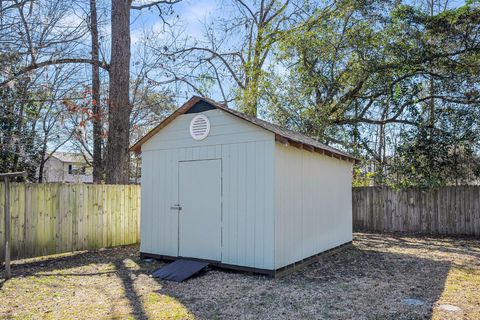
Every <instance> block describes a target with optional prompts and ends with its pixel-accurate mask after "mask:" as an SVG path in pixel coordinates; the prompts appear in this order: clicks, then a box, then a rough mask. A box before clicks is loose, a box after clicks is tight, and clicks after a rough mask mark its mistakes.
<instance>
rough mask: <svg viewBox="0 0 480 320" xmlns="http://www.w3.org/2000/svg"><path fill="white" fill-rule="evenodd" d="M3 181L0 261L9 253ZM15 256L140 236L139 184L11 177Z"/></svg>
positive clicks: (108, 244)
mask: <svg viewBox="0 0 480 320" xmlns="http://www.w3.org/2000/svg"><path fill="white" fill-rule="evenodd" d="M4 188H5V186H4V184H3V183H0V261H3V259H4V253H3V250H4V247H3V246H4V232H5V230H4V205H5V204H4V201H5V200H4ZM10 188H11V200H10V211H11V251H12V259H21V258H30V257H37V256H43V255H48V254H54V253H62V252H70V251H76V250H85V249H96V248H102V247H112V246H118V245H126V244H132V243H138V242H139V241H140V187H139V186H138V185H91V184H60V183H50V184H26V183H11V184H10Z"/></svg>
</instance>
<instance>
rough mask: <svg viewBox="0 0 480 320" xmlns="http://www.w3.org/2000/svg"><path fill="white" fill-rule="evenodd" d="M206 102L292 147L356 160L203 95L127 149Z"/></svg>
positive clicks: (194, 98) (137, 148)
mask: <svg viewBox="0 0 480 320" xmlns="http://www.w3.org/2000/svg"><path fill="white" fill-rule="evenodd" d="M201 101H203V102H206V103H208V104H210V105H212V106H213V107H214V108H216V109H220V110H223V111H225V112H228V113H230V114H232V115H234V116H236V117H238V118H241V119H243V120H245V121H248V122H250V123H252V124H254V125H257V126H259V127H261V128H263V129H265V130H267V131H270V132H272V133H274V134H275V140H277V141H279V142H281V143H284V144H289V145H292V146H294V147H297V148H300V149H306V150H308V151H312V152H313V151H315V152H319V153H322V154H325V155H328V156H331V157H334V158H337V159H341V160H345V161H351V162H356V161H357V159H356V158H354V157H353V156H351V155H350V154H348V153H346V152H343V151H341V150H338V149H335V148H332V147H330V146H327V145H325V144H323V143H321V142H319V141H317V140H315V139H313V138H310V137H308V136H306V135H304V134H301V133H298V132H295V131H292V130H289V129H286V128H283V127H281V126H279V125H276V124H273V123H270V122H267V121H264V120H261V119H258V118H256V117H252V116H249V115H247V114H245V113H242V112H239V111H237V110H233V109H230V108H228V107H226V106H225V105H223V104H220V103H218V102H216V101H213V100H211V99H208V98H203V97H198V96H194V97H192V98H191V99H190V100H188V101H187V102H186V103H185V104H184V105H183V106H181V107H180V108H178V109H177V110H176V111H175V112H173V113H172V114H171V115H170V116H168V117H167V118H166V119H165V120H163V121H162V122H161V123H160V124H159V125H157V126H156V127H155V128H153V129H152V130H150V131H149V132H148V133H147V134H146V135H145V136H143V137H142V138H141V139H140V140H138V141H137V142H136V143H135V144H134V145H133V146H132V147H130V149H129V151H134V152H137V153H139V152H141V146H142V145H143V144H144V143H145V142H147V141H148V140H149V139H150V138H151V137H153V136H154V135H155V134H157V133H158V132H159V131H160V130H161V129H162V128H164V127H165V126H167V125H168V124H169V123H170V122H172V121H173V120H174V119H175V118H176V117H178V116H179V115H182V114H184V113H186V112H187V111H188V110H190V108H192V107H193V106H194V105H196V104H197V103H198V102H201Z"/></svg>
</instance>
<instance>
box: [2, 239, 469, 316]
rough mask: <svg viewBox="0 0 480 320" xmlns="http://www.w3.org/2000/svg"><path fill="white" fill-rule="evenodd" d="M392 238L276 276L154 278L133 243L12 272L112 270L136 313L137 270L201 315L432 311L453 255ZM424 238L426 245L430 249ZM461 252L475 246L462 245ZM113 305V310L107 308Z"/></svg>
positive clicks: (156, 290)
mask: <svg viewBox="0 0 480 320" xmlns="http://www.w3.org/2000/svg"><path fill="white" fill-rule="evenodd" d="M397 238H398V237H392V236H391V235H387V236H383V237H382V235H362V236H361V237H360V238H359V239H360V241H355V242H356V243H357V244H356V245H355V246H354V247H352V248H348V249H345V250H343V251H340V252H338V253H336V254H334V255H331V256H327V257H324V258H323V259H321V260H320V261H318V262H316V263H314V264H312V265H310V266H308V267H306V268H304V269H300V270H298V271H296V272H294V273H292V274H290V275H288V276H286V277H284V278H279V279H273V280H272V279H269V278H267V277H264V276H259V275H246V274H243V273H237V272H226V271H219V270H209V271H207V272H204V273H200V274H199V275H197V276H196V277H193V278H191V279H189V280H187V281H185V282H182V283H176V282H170V281H162V280H158V279H155V280H153V279H150V278H148V276H149V275H151V274H152V273H153V272H154V271H155V270H156V269H158V268H159V267H161V266H162V265H164V263H162V262H158V261H153V262H150V263H147V262H145V261H142V260H141V259H140V258H139V256H138V248H137V247H130V248H116V249H108V250H104V251H92V252H85V253H82V254H78V255H74V256H71V257H60V258H55V259H48V260H42V261H36V262H28V263H24V264H22V263H20V264H15V265H14V266H13V268H12V271H13V276H14V277H19V276H24V277H28V276H31V277H39V278H41V277H52V276H54V277H55V276H58V277H62V276H67V277H68V276H72V277H95V276H105V277H107V276H108V275H110V274H112V275H114V276H116V277H117V278H119V279H120V280H121V286H123V289H124V291H125V293H126V294H125V297H126V299H127V300H128V303H129V305H130V306H131V310H133V312H132V316H133V317H134V318H135V319H147V318H148V317H149V316H152V315H153V316H155V315H156V313H155V312H154V313H152V310H147V306H146V305H145V294H143V296H142V293H140V292H139V290H138V289H139V288H138V285H139V283H138V282H136V279H137V278H138V277H142V279H144V280H143V281H144V282H140V284H141V285H145V286H149V288H147V289H148V290H146V291H145V292H148V294H153V295H154V297H153V298H156V299H160V300H158V301H153V303H154V304H155V303H157V304H156V305H155V306H156V307H157V308H163V306H164V304H163V303H165V306H167V307H168V306H170V305H172V304H168V303H169V301H166V302H165V301H163V300H161V299H164V300H165V299H167V300H168V299H173V300H174V302H175V303H176V302H178V304H177V305H181V306H182V307H184V309H185V310H188V311H190V312H191V313H192V314H193V315H194V316H195V317H197V318H201V319H203V318H209V319H210V318H220V319H238V318H243V319H261V318H273V319H292V318H306V319H307V318H308V319H312V318H315V319H345V318H354V319H357V318H364V319H421V318H422V319H424V318H431V317H432V307H433V306H434V304H435V303H436V301H437V300H438V299H439V297H440V296H441V295H442V292H443V290H444V287H445V282H446V279H447V277H448V273H449V270H450V268H451V262H450V261H448V260H447V259H444V260H442V259H438V257H437V258H434V257H433V256H430V257H429V256H428V254H425V252H423V254H422V256H420V255H419V254H416V252H415V251H412V249H413V250H415V249H421V248H417V245H414V246H412V243H411V242H416V241H415V239H412V240H408V239H407V240H408V241H403V240H402V241H400V240H398V239H397ZM450 244H452V242H450ZM477 244H478V241H477ZM429 245H430V244H429V243H426V244H425V246H427V249H428V248H429V247H428V246H429ZM431 245H432V246H433V247H432V248H431V250H433V251H435V250H440V249H437V248H436V247H435V246H436V245H435V243H432V244H431ZM474 245H475V243H474ZM392 246H395V247H400V248H401V249H405V248H408V249H409V250H408V252H409V253H412V254H404V253H401V252H396V251H395V252H389V248H390V247H392ZM422 249H425V248H422ZM427 251H428V250H427ZM419 252H420V251H419ZM466 254H470V255H472V254H474V253H472V252H470V251H468V249H467V251H466ZM127 260H132V261H133V262H134V264H135V265H136V266H135V267H134V268H132V267H129V266H128V265H127V263H126V261H127ZM92 266H93V267H92ZM81 267H85V268H81ZM76 268H80V269H76ZM145 279H147V280H148V279H149V280H148V281H145ZM0 281H1V280H0ZM102 281H104V280H102ZM102 283H103V282H102ZM105 290H108V289H105ZM405 299H418V300H420V301H422V302H423V304H422V305H407V304H405ZM112 308H113V306H112ZM114 311H115V310H113V309H112V310H111V311H110V314H114V313H115V312H114ZM167 311H168V312H170V310H167ZM157 316H158V314H157Z"/></svg>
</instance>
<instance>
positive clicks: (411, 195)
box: [353, 186, 480, 236]
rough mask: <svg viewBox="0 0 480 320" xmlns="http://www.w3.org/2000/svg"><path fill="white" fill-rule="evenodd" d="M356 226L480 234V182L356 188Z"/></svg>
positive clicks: (354, 220)
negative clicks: (433, 186) (425, 187)
mask: <svg viewBox="0 0 480 320" xmlns="http://www.w3.org/2000/svg"><path fill="white" fill-rule="evenodd" d="M353 229H354V230H355V231H380V232H381V231H388V232H390V231H400V232H421V233H428V234H447V235H475V236H480V186H448V187H442V188H439V189H433V190H427V191H422V190H419V189H413V188H411V189H406V190H393V189H390V188H387V187H359V188H353Z"/></svg>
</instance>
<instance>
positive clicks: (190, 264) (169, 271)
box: [152, 259, 208, 282]
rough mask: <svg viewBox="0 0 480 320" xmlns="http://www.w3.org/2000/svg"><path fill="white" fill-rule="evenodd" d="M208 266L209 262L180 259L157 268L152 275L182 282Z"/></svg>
mask: <svg viewBox="0 0 480 320" xmlns="http://www.w3.org/2000/svg"><path fill="white" fill-rule="evenodd" d="M207 266H208V262H203V261H196V260H188V259H179V260H175V261H174V262H172V263H170V264H167V265H166V266H164V267H161V268H160V269H158V270H156V271H155V272H154V273H153V274H152V276H153V277H154V278H160V279H164V280H170V281H176V282H182V281H183V280H186V279H188V278H190V277H191V276H193V275H194V274H195V273H197V272H199V271H200V270H202V269H204V268H206V267H207Z"/></svg>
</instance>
